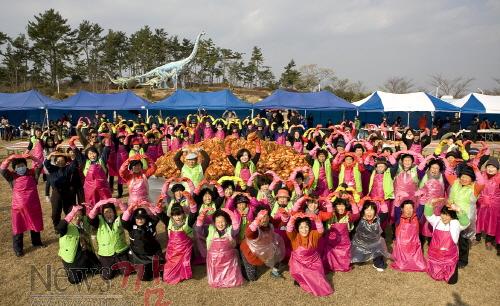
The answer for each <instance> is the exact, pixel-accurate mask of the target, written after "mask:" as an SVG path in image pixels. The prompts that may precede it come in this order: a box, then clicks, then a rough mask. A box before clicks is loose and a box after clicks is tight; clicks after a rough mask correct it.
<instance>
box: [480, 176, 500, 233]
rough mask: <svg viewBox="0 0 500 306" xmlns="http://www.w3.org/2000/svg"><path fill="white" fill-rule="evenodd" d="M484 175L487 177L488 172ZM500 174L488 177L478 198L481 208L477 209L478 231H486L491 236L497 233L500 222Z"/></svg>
mask: <svg viewBox="0 0 500 306" xmlns="http://www.w3.org/2000/svg"><path fill="white" fill-rule="evenodd" d="M484 176H485V178H486V174H485V175H484ZM499 176H500V174H497V175H496V176H495V177H492V178H490V179H487V178H486V184H485V186H484V189H483V191H481V196H480V197H479V199H478V200H477V205H478V207H479V209H478V211H477V221H476V233H486V234H487V235H490V236H496V235H497V227H498V223H499V222H500V189H499V185H498V177H499ZM497 239H498V237H497Z"/></svg>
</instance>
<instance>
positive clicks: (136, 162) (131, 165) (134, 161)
mask: <svg viewBox="0 0 500 306" xmlns="http://www.w3.org/2000/svg"><path fill="white" fill-rule="evenodd" d="M135 165H140V166H141V167H142V161H140V160H138V159H134V160H131V161H130V163H129V164H128V169H129V170H131V169H132V168H133V167H134V166H135Z"/></svg>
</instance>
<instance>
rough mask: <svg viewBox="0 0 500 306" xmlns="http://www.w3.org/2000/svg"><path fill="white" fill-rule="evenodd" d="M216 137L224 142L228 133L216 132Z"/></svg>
mask: <svg viewBox="0 0 500 306" xmlns="http://www.w3.org/2000/svg"><path fill="white" fill-rule="evenodd" d="M215 137H216V138H218V139H220V140H224V138H226V133H224V131H217V132H215Z"/></svg>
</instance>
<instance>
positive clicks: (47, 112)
mask: <svg viewBox="0 0 500 306" xmlns="http://www.w3.org/2000/svg"><path fill="white" fill-rule="evenodd" d="M45 118H46V119H47V130H48V129H50V126H49V109H48V108H46V109H45Z"/></svg>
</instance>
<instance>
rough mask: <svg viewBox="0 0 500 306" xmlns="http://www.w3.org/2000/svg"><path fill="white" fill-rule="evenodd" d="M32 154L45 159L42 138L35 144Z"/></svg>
mask: <svg viewBox="0 0 500 306" xmlns="http://www.w3.org/2000/svg"><path fill="white" fill-rule="evenodd" d="M31 154H32V155H33V156H34V157H36V158H38V159H39V160H41V161H43V160H44V157H43V146H42V143H41V141H40V140H37V141H36V143H35V145H34V146H33V149H32V150H31Z"/></svg>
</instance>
